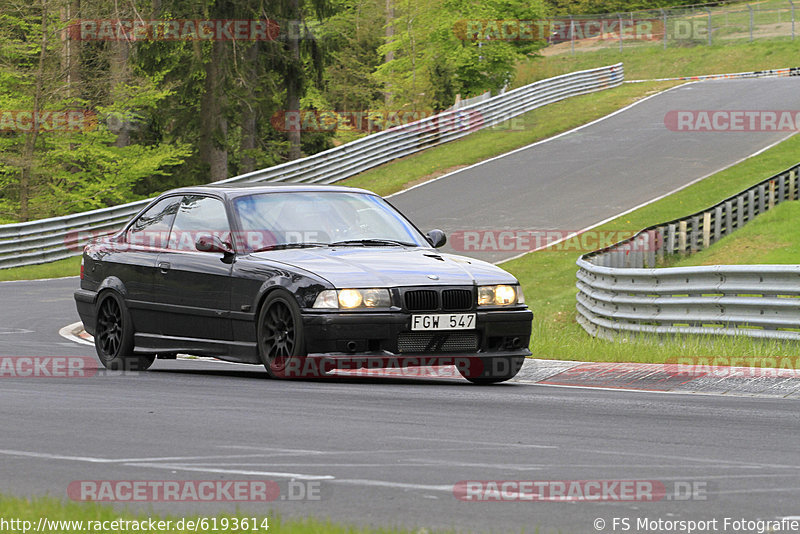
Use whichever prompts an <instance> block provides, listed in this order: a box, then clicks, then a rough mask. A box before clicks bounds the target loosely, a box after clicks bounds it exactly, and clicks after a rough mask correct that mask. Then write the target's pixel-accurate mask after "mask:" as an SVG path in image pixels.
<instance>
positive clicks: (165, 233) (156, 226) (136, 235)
mask: <svg viewBox="0 0 800 534" xmlns="http://www.w3.org/2000/svg"><path fill="white" fill-rule="evenodd" d="M181 198H182V197H167V198H165V199H162V200H160V201H159V202H157V203H156V204H154V205H153V206H151V207H150V208H149V209H148V210H147V211H145V212H144V213H142V214H141V215H140V216H139V218H138V219H136V221H134V223H133V224H132V225H131V227H130V228H129V229H128V234H127V236H126V238H127V241H128V243H130V244H132V245H140V246H143V247H152V248H164V247H165V246H166V245H167V238H168V237H169V229H170V227H171V226H172V221H173V220H174V219H175V214H176V213H177V212H178V207H179V206H180V202H181Z"/></svg>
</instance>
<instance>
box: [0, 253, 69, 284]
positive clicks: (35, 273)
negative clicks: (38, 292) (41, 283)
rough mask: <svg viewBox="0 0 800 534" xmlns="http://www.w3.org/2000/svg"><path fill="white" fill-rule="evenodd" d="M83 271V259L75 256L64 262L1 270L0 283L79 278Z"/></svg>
mask: <svg viewBox="0 0 800 534" xmlns="http://www.w3.org/2000/svg"><path fill="white" fill-rule="evenodd" d="M80 271H81V257H80V256H75V257H73V258H67V259H64V260H58V261H54V262H51V263H42V264H40V265H26V266H25V267H13V268H11V269H0V282H6V281H9V280H41V279H43V278H62V277H64V276H78V275H79V274H80Z"/></svg>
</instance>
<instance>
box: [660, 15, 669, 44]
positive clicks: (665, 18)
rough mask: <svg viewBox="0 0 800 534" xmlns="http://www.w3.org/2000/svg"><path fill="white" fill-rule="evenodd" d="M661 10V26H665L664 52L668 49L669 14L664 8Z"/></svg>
mask: <svg viewBox="0 0 800 534" xmlns="http://www.w3.org/2000/svg"><path fill="white" fill-rule="evenodd" d="M660 9H661V24H663V26H664V50H666V49H667V12H666V11H664V8H663V7H662V8H660Z"/></svg>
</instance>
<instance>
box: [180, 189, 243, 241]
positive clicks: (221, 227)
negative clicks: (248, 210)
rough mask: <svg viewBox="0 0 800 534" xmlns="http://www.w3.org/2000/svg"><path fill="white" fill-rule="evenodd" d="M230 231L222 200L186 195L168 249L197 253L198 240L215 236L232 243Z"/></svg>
mask: <svg viewBox="0 0 800 534" xmlns="http://www.w3.org/2000/svg"><path fill="white" fill-rule="evenodd" d="M230 229H231V228H230V225H229V224H228V215H227V213H226V212H225V204H223V203H222V201H221V200H218V199H216V198H211V197H204V196H199V195H186V196H185V197H183V202H181V206H180V209H179V210H178V214H177V215H176V216H175V222H174V223H173V225H172V232H170V235H169V243H168V245H167V247H168V248H170V249H174V250H186V251H195V250H196V249H195V243H196V242H197V238H199V237H201V236H214V235H215V236H217V237H219V238H220V240H222V241H223V242H226V243H230V242H231V232H230Z"/></svg>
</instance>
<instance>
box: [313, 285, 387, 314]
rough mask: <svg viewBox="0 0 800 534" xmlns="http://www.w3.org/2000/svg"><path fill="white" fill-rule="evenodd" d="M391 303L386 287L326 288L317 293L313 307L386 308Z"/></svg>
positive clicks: (347, 308)
mask: <svg viewBox="0 0 800 534" xmlns="http://www.w3.org/2000/svg"><path fill="white" fill-rule="evenodd" d="M391 304H392V299H391V297H390V296H389V290H388V289H339V290H338V291H337V290H335V289H326V290H325V291H322V292H321V293H320V294H319V295H317V299H316V300H315V301H314V307H315V308H327V309H338V308H341V309H344V310H352V309H356V308H388V307H389V306H391Z"/></svg>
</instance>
